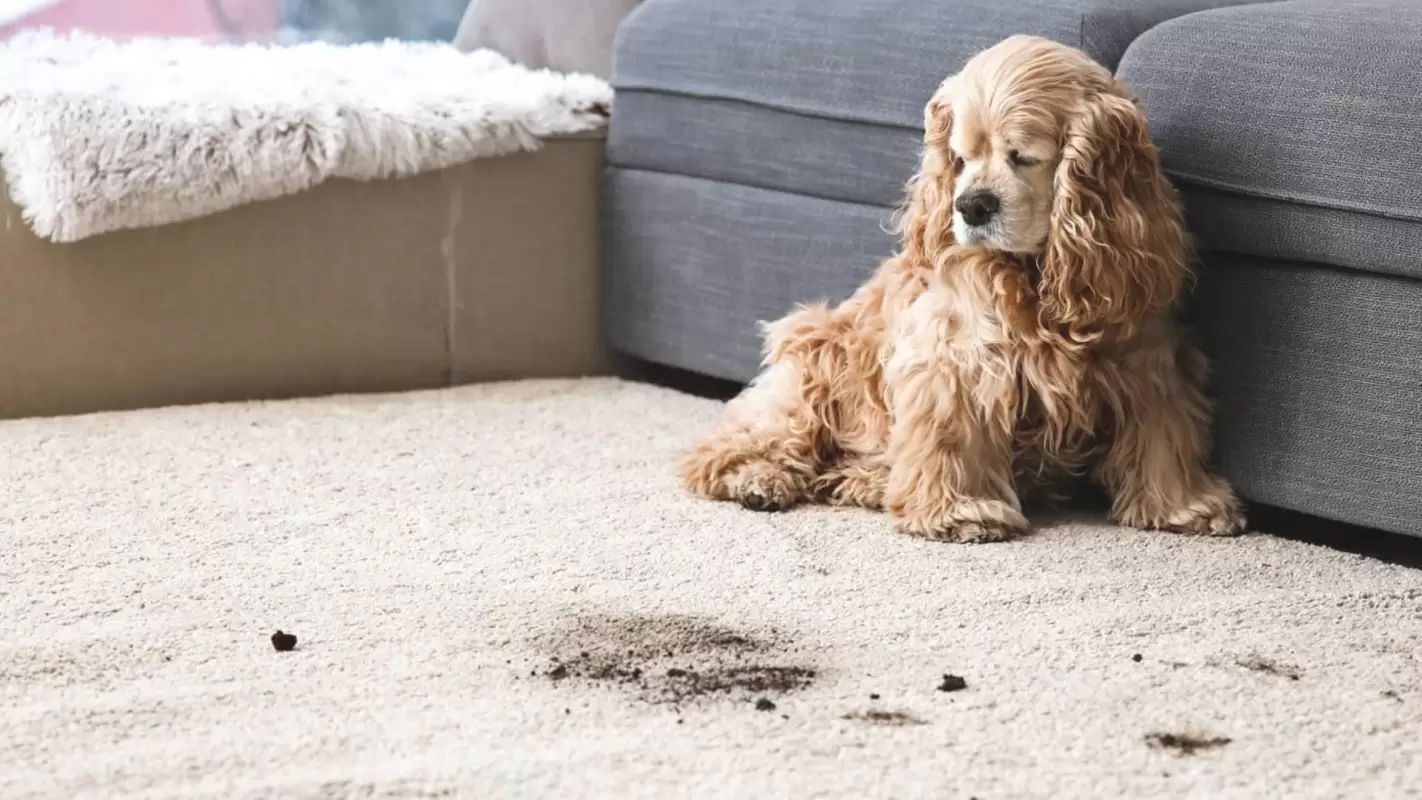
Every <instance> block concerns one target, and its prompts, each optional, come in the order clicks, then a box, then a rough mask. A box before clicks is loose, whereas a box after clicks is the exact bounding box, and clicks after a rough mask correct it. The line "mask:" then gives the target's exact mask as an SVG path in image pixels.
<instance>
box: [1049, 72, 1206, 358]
mask: <svg viewBox="0 0 1422 800" xmlns="http://www.w3.org/2000/svg"><path fill="white" fill-rule="evenodd" d="M1115 88H1116V91H1114V92H1113V91H1106V92H1100V93H1096V94H1093V95H1090V96H1088V97H1087V98H1086V99H1085V100H1084V101H1083V103H1082V105H1081V107H1080V108H1079V109H1077V111H1076V113H1075V115H1074V117H1073V118H1072V119H1071V121H1070V123H1069V126H1068V128H1067V132H1066V137H1065V141H1064V144H1063V148H1062V161H1061V164H1060V166H1059V167H1058V168H1057V172H1056V177H1055V182H1056V199H1055V202H1054V204H1053V208H1052V216H1051V227H1050V234H1049V236H1048V241H1047V250H1046V254H1045V256H1044V257H1043V260H1042V281H1041V286H1040V289H1041V295H1042V296H1041V309H1042V313H1043V314H1044V315H1045V316H1046V317H1048V318H1049V319H1050V320H1051V321H1053V322H1057V323H1060V324H1064V325H1066V326H1067V327H1068V328H1069V329H1070V330H1071V331H1072V332H1073V334H1074V336H1075V337H1076V338H1079V339H1093V338H1096V337H1098V336H1100V335H1101V334H1102V333H1103V331H1104V329H1106V328H1112V327H1117V328H1119V327H1125V328H1127V329H1134V328H1136V327H1137V326H1138V325H1139V323H1141V322H1143V321H1145V320H1146V319H1147V318H1148V317H1150V316H1151V315H1152V314H1154V313H1156V312H1159V311H1161V310H1163V309H1165V308H1167V307H1169V306H1170V304H1171V303H1172V302H1174V300H1175V298H1176V296H1177V295H1178V294H1179V293H1180V289H1181V285H1182V283H1183V282H1184V280H1185V276H1186V275H1187V273H1188V270H1189V266H1188V257H1189V256H1188V243H1187V240H1186V235H1185V231H1184V226H1183V224H1182V220H1181V214H1180V207H1179V203H1178V201H1177V199H1176V195H1175V190H1174V189H1173V188H1172V187H1171V185H1170V184H1169V182H1168V181H1167V180H1166V178H1165V176H1164V174H1162V172H1161V170H1160V158H1159V155H1158V153H1157V151H1156V148H1155V145H1154V144H1152V143H1151V139H1150V130H1149V127H1148V125H1147V123H1146V120H1145V115H1144V114H1142V113H1141V110H1140V108H1139V106H1137V105H1136V103H1135V102H1134V101H1133V100H1132V99H1131V98H1129V97H1127V96H1126V95H1125V92H1124V91H1123V90H1120V88H1119V87H1115Z"/></svg>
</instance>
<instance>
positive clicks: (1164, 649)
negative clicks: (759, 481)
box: [0, 379, 1422, 798]
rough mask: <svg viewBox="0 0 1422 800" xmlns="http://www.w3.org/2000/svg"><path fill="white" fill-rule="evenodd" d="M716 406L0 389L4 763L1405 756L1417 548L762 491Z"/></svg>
mask: <svg viewBox="0 0 1422 800" xmlns="http://www.w3.org/2000/svg"><path fill="white" fill-rule="evenodd" d="M718 411H719V405H718V403H717V402H715V401H713V400H708V399H704V398H699V397H694V396H691V395H687V394H682V393H677V392H673V391H669V390H666V389H660V388H654V387H651V386H646V385H639V384H634V383H628V382H621V381H616V380H611V379H603V380H593V381H585V382H559V381H555V382H529V383H515V384H491V385H485V386H477V387H468V388H463V389H455V390H445V391H438V392H426V393H415V394H406V395H391V396H376V397H359V398H329V399H323V400H304V401H289V402H269V403H251V404H236V405H227V406H207V407H195V408H178V409H162V410H154V411H143V412H134V413H129V414H104V415H94V416H88V417H74V418H66V419H54V420H26V421H17V422H7V423H3V424H0V449H3V451H4V452H5V453H7V454H9V459H8V463H7V464H6V467H7V469H6V470H5V472H4V473H0V481H3V491H4V494H5V497H6V498H7V500H6V503H5V504H4V505H3V506H0V530H3V531H4V536H5V540H4V541H5V546H4V547H3V548H0V708H3V709H4V719H5V724H3V725H0V796H4V797H6V798H24V797H46V798H47V797H54V798H85V797H96V798H97V797H104V798H136V797H173V796H179V795H181V796H184V797H223V798H228V797H236V796H242V797H245V796H264V797H351V796H361V797H406V796H458V797H477V798H487V797H550V796H557V797H619V798H625V797H649V798H650V797H657V798H661V797H668V796H673V797H758V796H791V797H810V796H814V797H852V798H863V797H904V798H910V797H933V798H942V797H980V798H1008V797H1011V798H1031V797H1044V798H1045V797H1053V798H1062V797H1145V796H1149V797H1211V798H1213V797H1230V796H1237V797H1257V796H1289V797H1338V796H1347V797H1398V796H1404V795H1405V794H1406V792H1407V791H1411V790H1415V788H1416V787H1418V786H1422V712H1419V709H1420V708H1422V572H1420V571H1418V570H1415V569H1411V568H1408V567H1405V566H1401V565H1398V564H1394V563H1388V562H1387V561H1384V560H1379V559H1376V558H1367V557H1362V556H1358V555H1355V554H1351V553H1347V552H1342V551H1340V550H1338V549H1334V548H1329V547H1320V546H1316V545H1314V544H1310V543H1307V542H1304V541H1296V540H1291V539H1286V538H1280V537H1276V536H1268V535H1250V536H1244V537H1240V538H1237V539H1228V540H1215V539H1198V538H1190V537H1180V536H1172V535H1167V534H1159V533H1145V532H1140V531H1129V530H1122V529H1118V528H1115V527H1112V526H1110V525H1107V524H1104V523H1103V522H1102V521H1101V520H1100V519H1099V517H1096V516H1092V515H1090V514H1078V515H1075V516H1061V517H1055V518H1044V519H1039V520H1037V522H1038V523H1039V526H1040V527H1039V530H1038V531H1037V532H1036V533H1034V534H1033V535H1032V536H1029V537H1027V538H1024V539H1022V540H1020V541H1016V542H1011V543H1006V544H1001V545H986V546H960V545H942V544H935V543H932V542H926V541H922V540H917V539H913V538H910V537H905V536H901V535H897V534H895V533H893V532H892V531H890V530H889V528H888V526H887V525H886V524H885V521H884V520H883V518H882V517H881V516H879V515H877V514H873V513H868V512H852V511H850V512H846V511H832V510H827V509H801V510H797V511H794V512H791V513H788V514H782V515H763V514H753V513H750V512H746V511H744V510H742V509H740V508H737V507H734V506H731V505H728V504H719V503H709V502H704V501H701V500H698V499H696V498H692V497H689V496H687V495H686V494H685V493H683V492H681V491H680V490H679V488H678V486H677V482H676V478H675V475H674V473H673V470H672V464H673V463H674V462H675V459H676V456H677V454H678V452H680V450H681V449H682V448H684V447H685V446H686V445H687V443H688V442H689V441H690V440H691V438H692V437H693V436H694V435H695V434H696V432H698V431H700V430H703V429H705V428H707V427H709V426H710V425H711V424H713V423H714V421H715V419H716V416H717V414H718ZM278 630H280V631H282V632H283V633H285V634H290V635H294V636H296V637H297V638H296V643H295V647H294V648H293V649H290V650H289V651H286V652H279V651H278V649H277V648H276V647H274V645H273V639H272V637H273V634H274V633H275V632H277V631H278ZM277 643H278V644H285V642H283V641H282V640H281V639H280V638H278V640H277Z"/></svg>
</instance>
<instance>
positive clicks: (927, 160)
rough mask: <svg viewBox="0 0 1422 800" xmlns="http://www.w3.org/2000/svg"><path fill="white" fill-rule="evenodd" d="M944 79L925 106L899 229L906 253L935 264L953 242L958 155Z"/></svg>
mask: <svg viewBox="0 0 1422 800" xmlns="http://www.w3.org/2000/svg"><path fill="white" fill-rule="evenodd" d="M950 85H951V83H950V82H944V84H943V86H942V87H940V88H939V90H938V91H937V92H936V93H935V94H934V96H933V99H931V100H929V101H928V105H927V106H925V107H924V110H923V158H922V161H921V162H920V165H919V170H918V173H917V174H915V175H914V176H913V177H912V178H911V179H910V180H909V183H908V198H907V201H906V202H905V204H904V207H903V209H902V210H901V211H900V215H899V224H898V232H899V233H900V234H902V235H903V240H904V255H905V256H907V257H908V258H909V260H910V262H911V263H913V264H919V265H923V264H928V265H936V264H937V262H938V260H939V259H940V258H942V257H943V256H944V255H946V254H947V252H948V250H949V248H950V247H952V246H953V179H954V177H955V176H956V173H957V165H956V157H955V156H954V155H953V152H952V150H950V149H949V147H948V137H949V136H950V135H951V134H952V133H953V110H952V109H951V108H950V107H949V105H948V102H947V100H946V98H947V97H948V93H949V91H950V89H949V87H950Z"/></svg>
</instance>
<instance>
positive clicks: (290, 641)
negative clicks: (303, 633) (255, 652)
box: [272, 631, 296, 653]
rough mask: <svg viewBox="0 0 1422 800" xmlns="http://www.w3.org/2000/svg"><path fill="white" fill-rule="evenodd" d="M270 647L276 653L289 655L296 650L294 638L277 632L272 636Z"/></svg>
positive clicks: (288, 634)
mask: <svg viewBox="0 0 1422 800" xmlns="http://www.w3.org/2000/svg"><path fill="white" fill-rule="evenodd" d="M272 647H273V648H275V649H276V651H277V652H278V653H289V652H291V651H292V650H295V649H296V637H295V636H293V635H292V634H290V633H284V632H282V631H277V632H276V633H274V634H272Z"/></svg>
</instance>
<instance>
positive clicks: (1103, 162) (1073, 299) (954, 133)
mask: <svg viewBox="0 0 1422 800" xmlns="http://www.w3.org/2000/svg"><path fill="white" fill-rule="evenodd" d="M924 127H925V134H924V147H923V156H922V163H921V166H920V169H919V171H918V173H917V174H916V175H915V176H914V177H913V178H912V179H911V180H910V182H909V184H908V196H907V200H906V202H905V206H904V208H903V210H902V212H901V214H900V217H899V230H900V232H901V233H902V236H903V241H902V247H901V248H900V250H899V252H898V253H896V254H895V255H894V256H892V257H891V258H889V259H888V260H886V261H885V262H883V264H882V265H880V266H879V268H878V270H877V271H876V272H875V273H874V275H873V277H872V278H870V279H869V281H868V282H867V283H866V284H864V285H863V286H862V287H861V288H860V289H859V290H858V291H857V292H856V293H855V294H854V295H853V296H852V297H850V298H849V299H848V300H846V301H845V302H843V303H841V304H839V305H838V306H835V307H830V306H828V305H825V304H816V305H805V306H801V307H799V308H798V309H797V310H795V311H794V312H793V313H791V314H789V315H788V316H786V317H784V318H782V319H780V320H778V321H776V322H772V323H768V324H766V325H765V326H764V336H765V352H766V355H765V368H764V370H763V371H762V372H761V374H760V375H759V376H758V377H757V378H756V379H755V381H754V382H752V383H751V385H750V386H748V387H747V388H746V390H745V391H743V392H742V393H741V394H740V395H739V396H738V397H736V398H735V399H734V400H732V401H731V402H730V404H729V405H728V406H727V409H726V413H725V418H724V420H723V421H722V423H721V425H720V426H719V428H718V429H717V430H715V431H714V433H712V434H711V435H710V437H709V438H707V439H706V440H705V441H702V442H701V443H699V444H698V445H696V446H695V447H694V448H693V449H692V451H691V452H690V453H688V454H687V456H686V458H685V460H684V462H683V464H682V476H683V479H684V481H685V484H686V486H687V487H688V488H689V489H690V490H691V491H693V492H696V493H698V494H701V495H705V496H707V497H711V498H715V499H720V500H734V501H739V502H740V503H741V504H743V505H745V506H746V507H748V508H751V509H756V510H763V511H774V510H778V509H784V508H789V507H790V506H792V505H795V504H796V503H801V502H823V503H829V504H834V505H847V506H862V507H866V508H874V509H883V510H886V511H887V512H888V513H889V515H890V516H891V518H892V519H893V521H894V524H895V526H896V527H897V528H898V529H899V530H902V531H904V532H906V533H911V534H915V535H918V536H925V537H929V538H933V539H943V540H949V541H958V542H981V541H993V540H1002V539H1007V538H1011V537H1012V536H1014V535H1016V534H1018V533H1021V532H1024V531H1025V530H1026V529H1027V526H1028V523H1027V519H1026V518H1025V517H1024V516H1023V512H1022V508H1023V500H1022V498H1024V497H1031V496H1033V495H1034V494H1035V493H1038V492H1041V491H1043V490H1049V489H1052V488H1053V487H1059V486H1060V485H1062V483H1061V482H1062V480H1063V479H1066V478H1070V477H1071V476H1079V475H1083V474H1086V473H1090V474H1091V475H1092V476H1094V477H1095V478H1096V479H1097V480H1098V481H1099V482H1100V483H1101V484H1102V485H1103V486H1104V487H1105V488H1106V489H1107V490H1108V491H1109V492H1110V493H1111V496H1112V507H1111V516H1112V519H1114V520H1115V521H1117V522H1119V523H1121V524H1124V525H1129V526H1133V527H1139V528H1157V529H1163V530H1170V531H1179V532H1183V533H1200V534H1214V535H1223V534H1233V533H1238V532H1240V531H1241V530H1242V529H1243V527H1244V524H1245V522H1244V517H1243V514H1242V512H1241V509H1240V504H1239V502H1238V500H1236V499H1235V496H1234V493H1233V492H1232V491H1231V490H1230V487H1229V486H1228V484H1226V483H1225V481H1223V480H1222V479H1220V478H1219V477H1217V476H1216V475H1214V474H1212V473H1211V472H1210V469H1209V466H1208V458H1209V453H1210V448H1211V434H1210V428H1211V407H1210V404H1209V402H1208V400H1207V398H1206V396H1205V394H1204V391H1203V384H1204V382H1205V378H1206V372H1207V364H1206V360H1205V358H1204V356H1203V355H1202V354H1201V353H1200V352H1199V350H1197V349H1196V348H1195V347H1194V346H1193V345H1192V344H1191V343H1190V342H1188V341H1187V340H1186V339H1185V338H1184V336H1183V335H1182V332H1181V330H1180V328H1179V327H1178V326H1177V323H1176V321H1175V319H1174V317H1173V315H1172V307H1173V305H1174V303H1175V300H1176V298H1177V296H1178V295H1179V294H1180V292H1181V290H1182V284H1183V283H1184V281H1185V279H1186V277H1187V275H1188V268H1189V255H1190V253H1189V248H1188V242H1187V238H1186V234H1185V232H1184V229H1183V227H1182V219H1181V213H1180V209H1179V205H1178V202H1177V199H1176V194H1175V191H1174V189H1173V188H1172V187H1171V186H1170V184H1169V183H1168V181H1167V180H1166V178H1165V176H1164V175H1163V174H1162V173H1161V169H1160V163H1159V159H1158V156H1157V152H1156V149H1155V146H1154V145H1153V144H1152V143H1151V140H1150V134H1149V130H1148V128H1147V125H1146V120H1145V118H1144V116H1143V115H1142V113H1141V110H1140V108H1139V107H1138V106H1137V104H1136V102H1135V100H1134V98H1133V97H1132V96H1131V95H1130V94H1129V93H1128V92H1127V90H1126V89H1125V88H1124V87H1123V86H1122V85H1121V84H1120V83H1119V82H1117V81H1116V80H1115V79H1114V78H1113V77H1112V75H1111V74H1110V72H1108V71H1107V70H1106V69H1104V68H1103V67H1101V66H1100V65H1098V64H1097V63H1095V62H1094V61H1092V60H1091V59H1090V58H1089V57H1088V56H1086V55H1085V54H1084V53H1082V52H1080V51H1078V50H1075V49H1073V48H1070V47H1066V46H1064V45H1060V44H1056V43H1053V42H1050V41H1048V40H1045V39H1041V38H1037V37H1028V36H1015V37H1012V38H1009V39H1007V40H1005V41H1003V42H1001V43H1000V44H997V45H995V46H993V47H992V48H989V49H988V50H985V51H983V52H981V53H979V54H978V55H977V56H975V57H974V58H972V59H971V60H970V61H969V62H968V63H967V64H966V66H964V68H963V70H962V71H961V72H960V73H958V74H957V75H954V76H951V77H949V78H948V79H947V80H946V81H944V82H943V84H942V86H941V87H940V88H939V89H938V91H937V92H936V93H935V94H934V96H933V98H932V99H931V100H930V101H929V103H928V106H927V108H926V110H925V113H924Z"/></svg>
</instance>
